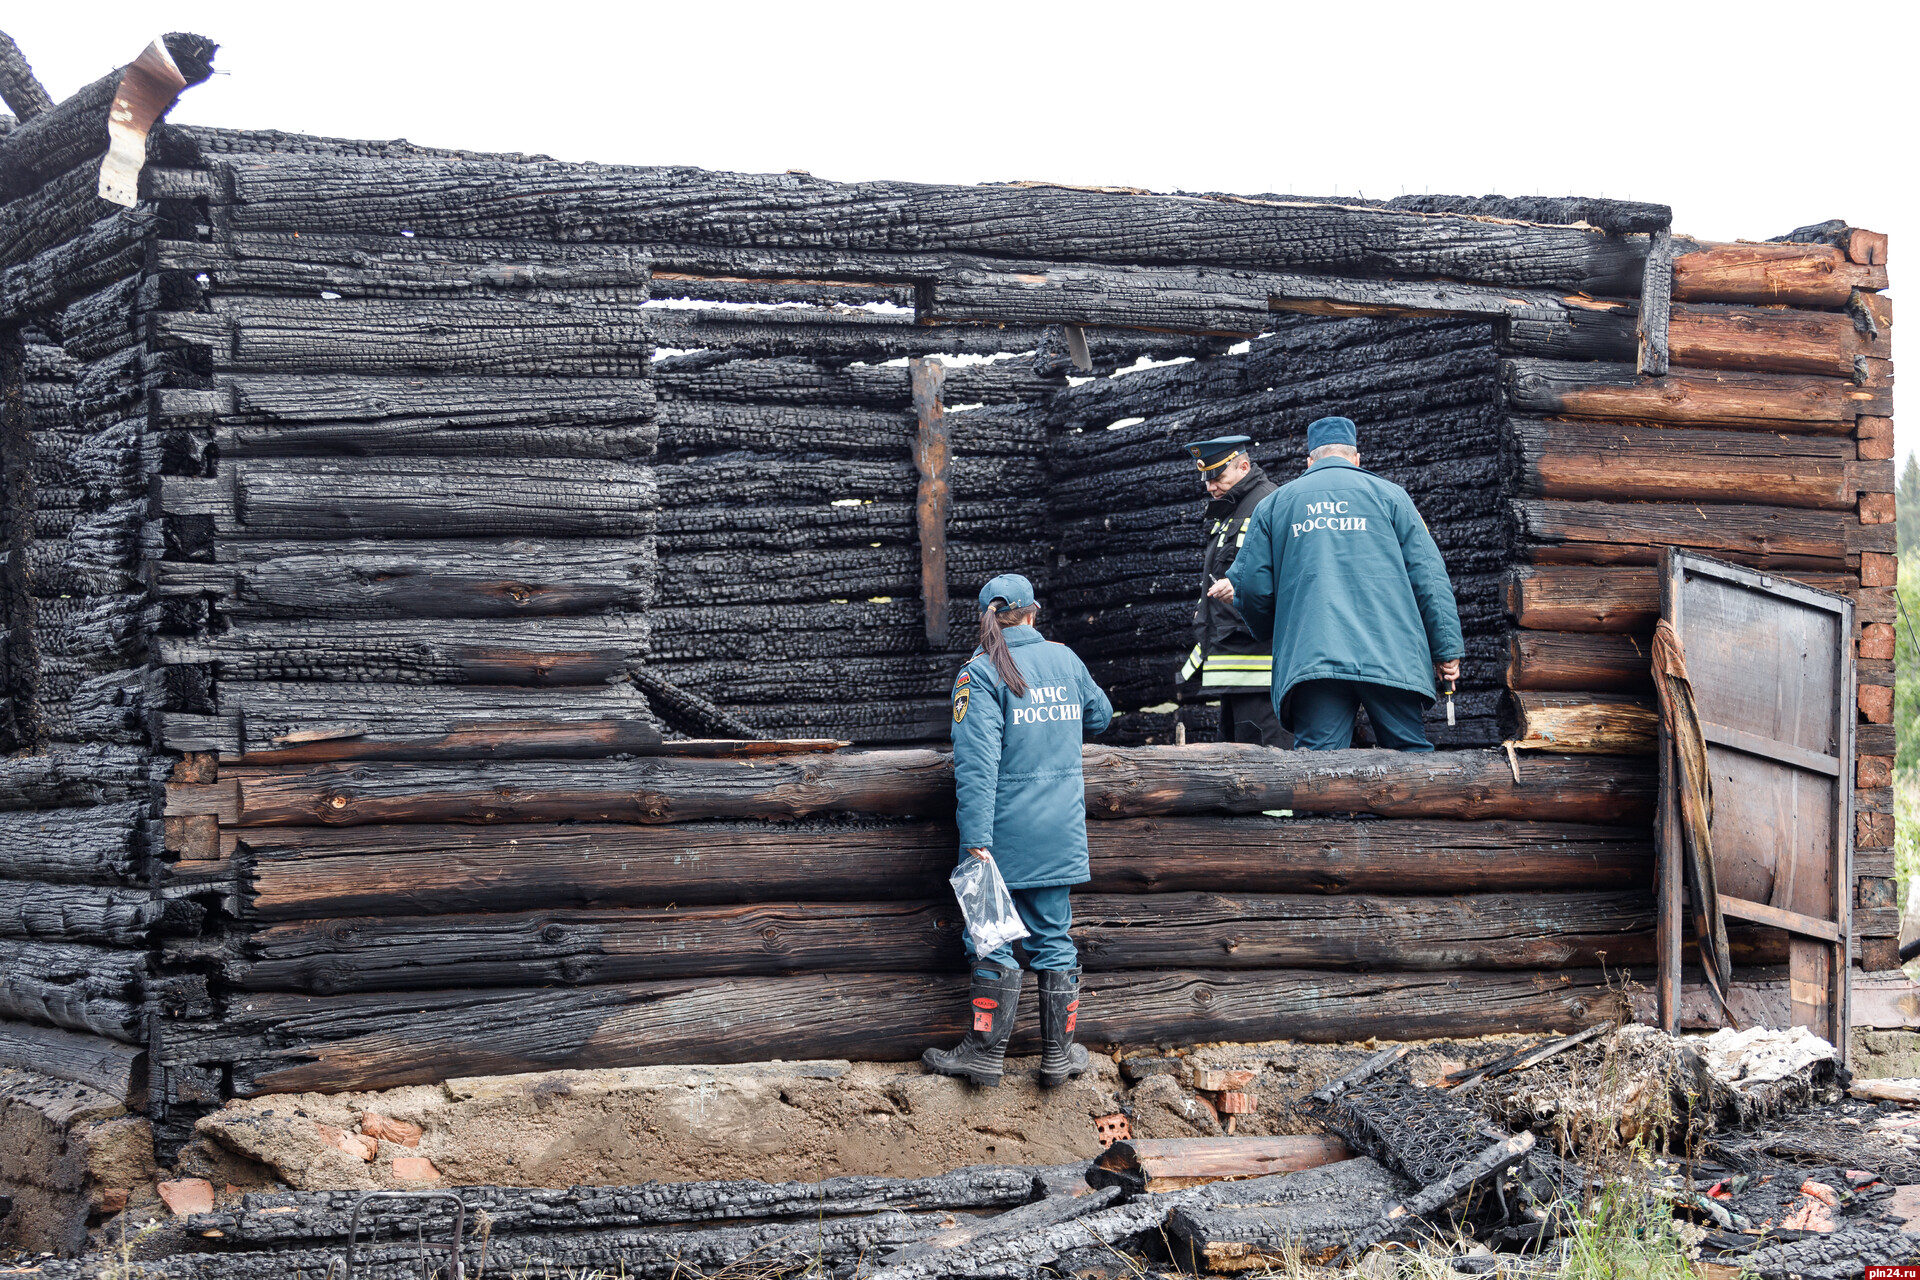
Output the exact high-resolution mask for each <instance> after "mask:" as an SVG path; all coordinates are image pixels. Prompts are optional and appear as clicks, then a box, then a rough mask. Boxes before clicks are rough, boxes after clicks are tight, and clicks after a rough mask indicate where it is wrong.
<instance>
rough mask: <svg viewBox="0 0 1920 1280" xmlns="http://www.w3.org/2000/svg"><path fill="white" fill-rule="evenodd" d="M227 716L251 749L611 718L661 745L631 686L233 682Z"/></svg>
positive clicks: (223, 691) (600, 723)
mask: <svg viewBox="0 0 1920 1280" xmlns="http://www.w3.org/2000/svg"><path fill="white" fill-rule="evenodd" d="M219 711H220V717H221V718H222V719H224V720H227V721H230V722H233V723H234V724H235V732H236V734H237V743H238V745H239V747H241V748H244V749H245V750H249V751H268V750H274V749H277V748H281V747H287V746H295V745H300V744H303V743H308V742H318V741H324V740H328V739H335V738H351V739H355V740H358V741H362V742H379V741H386V742H392V743H416V742H421V741H423V740H425V741H429V742H431V741H434V740H438V739H442V738H446V737H451V736H453V735H457V734H463V733H465V734H471V733H475V732H479V731H484V730H486V729H488V728H489V727H492V728H494V729H495V730H497V731H506V730H508V729H510V728H511V727H517V726H520V725H525V724H528V723H530V722H534V721H545V722H547V723H550V724H553V723H566V722H569V721H571V722H575V723H579V724H582V725H591V726H593V727H594V729H595V730H599V729H602V728H603V727H604V725H605V723H606V722H608V721H619V720H626V721H632V722H637V724H639V725H643V726H650V727H652V730H653V736H654V740H656V741H657V740H658V734H659V729H658V727H657V725H654V724H653V717H652V714H651V713H650V711H649V710H648V708H647V701H646V698H645V696H643V695H642V694H641V693H640V692H639V691H638V690H637V689H635V688H634V687H633V685H632V684H631V683H628V682H625V681H619V682H614V683H609V684H603V685H598V686H594V685H564V686H551V687H545V688H542V687H528V686H525V685H506V684H493V685H418V684H381V683H349V682H339V683H319V682H311V681H293V680H262V681H241V680H226V681H222V682H221V686H220V691H219ZM175 749H176V750H207V749H209V748H205V747H185V746H176V747H175ZM217 749H218V750H221V751H222V752H223V753H232V752H233V751H234V750H235V748H232V747H226V746H222V747H220V748H217ZM386 767H392V768H400V767H403V766H398V765H395V766H386ZM422 767H423V768H425V767H432V766H422ZM576 767H577V768H581V769H588V768H590V767H591V766H586V765H578V766H576Z"/></svg>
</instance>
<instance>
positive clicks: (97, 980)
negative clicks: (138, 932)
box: [0, 939, 147, 1044]
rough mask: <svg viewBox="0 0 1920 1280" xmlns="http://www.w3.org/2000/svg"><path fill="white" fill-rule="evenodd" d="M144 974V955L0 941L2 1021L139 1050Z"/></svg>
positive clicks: (140, 952)
mask: <svg viewBox="0 0 1920 1280" xmlns="http://www.w3.org/2000/svg"><path fill="white" fill-rule="evenodd" d="M146 972H147V954H146V952H144V951H121V950H111V949H108V948H105V947H90V946H83V945H79V944H76V943H52V942H18V941H12V940H7V939H0V1017H4V1018H16V1019H19V1020H21V1021H27V1022H44V1023H51V1024H52V1025H53V1026H56V1027H64V1028H65V1029H67V1030H69V1031H87V1032H91V1033H92V1034H94V1035H99V1036H106V1037H107V1038H109V1039H112V1040H119V1041H122V1042H123V1043H127V1044H139V1043H141V1041H142V1040H143V1039H144V1038H145V1037H144V1035H143V1034H142V1032H143V1030H144V1026H143V1019H142V1017H141V1013H140V999H141V996H142V994H143V989H144V984H145V980H146Z"/></svg>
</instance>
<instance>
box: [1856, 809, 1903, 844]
mask: <svg viewBox="0 0 1920 1280" xmlns="http://www.w3.org/2000/svg"><path fill="white" fill-rule="evenodd" d="M1853 835H1854V840H1853V843H1854V844H1855V845H1857V846H1859V847H1860V848H1862V849H1873V848H1879V847H1880V846H1882V845H1890V844H1892V843H1893V815H1892V814H1890V813H1856V814H1854V815H1853Z"/></svg>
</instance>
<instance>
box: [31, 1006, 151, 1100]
mask: <svg viewBox="0 0 1920 1280" xmlns="http://www.w3.org/2000/svg"><path fill="white" fill-rule="evenodd" d="M0 1067H11V1068H13V1069H14V1070H16V1071H31V1072H34V1073H36V1074H38V1075H43V1076H52V1077H54V1078H55V1079H56V1080H72V1081H75V1082H77V1083H79V1084H84V1085H86V1086H87V1087H88V1088H90V1089H98V1090H99V1091H100V1092H102V1093H104V1094H106V1095H107V1096H108V1097H110V1098H116V1099H118V1100H119V1101H120V1102H122V1103H123V1104H125V1105H126V1106H127V1108H128V1109H129V1110H132V1109H135V1108H142V1109H144V1108H145V1106H146V1104H147V1051H146V1049H145V1047H144V1046H141V1047H136V1046H134V1045H131V1044H122V1043H121V1042H120V1041H118V1040H108V1039H106V1038H104V1037H102V1036H96V1035H85V1034H81V1033H77V1032H73V1031H61V1030H59V1029H57V1028H54V1027H42V1026H36V1025H35V1024H33V1023H29V1022H9V1021H5V1020H0Z"/></svg>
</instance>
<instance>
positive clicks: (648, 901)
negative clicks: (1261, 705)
mask: <svg viewBox="0 0 1920 1280" xmlns="http://www.w3.org/2000/svg"><path fill="white" fill-rule="evenodd" d="M956 839H957V836H956V835H955V832H954V829H953V827H952V826H951V824H948V823H943V822H913V823H887V824H881V823H848V822H846V821H844V820H836V819H813V820H804V819H803V820H800V821H797V822H793V823H773V824H769V823H757V822H756V823H732V822H715V823H698V824H691V825H685V826H676V827H647V826H606V825H600V824H593V823H576V824H569V825H546V824H526V825H521V826H516V827H514V828H513V829H512V831H511V832H510V833H506V834H503V833H500V832H495V831H490V830H488V829H486V828H481V827H474V826H435V825H429V824H419V825H406V826H380V827H348V828H338V829H329V828H325V827H273V828H253V829H250V830H248V831H247V832H245V833H244V834H242V835H240V836H239V837H238V850H239V857H240V859H241V865H240V869H239V870H238V874H239V875H240V876H241V877H242V881H241V883H240V884H239V885H233V886H230V887H231V888H233V889H244V893H243V895H242V896H241V897H240V899H239V901H240V903H241V905H240V906H238V907H237V908H236V909H237V910H239V911H240V912H241V913H242V914H243V915H244V917H245V918H247V919H253V920H292V919H317V918H321V917H332V916H364V915H415V914H428V913H460V912H479V911H511V910H528V909H539V908H606V907H615V906H659V907H664V906H668V905H670V904H679V905H681V906H691V905H699V904H712V903H736V902H742V901H748V900H759V901H765V900H793V901H860V900H868V901H873V900H884V901H898V900H910V899H916V898H933V897H936V896H937V895H938V894H939V893H940V892H941V889H940V886H941V884H942V883H944V881H945V879H946V876H947V873H948V871H950V870H951V869H952V866H953V858H954V849H955V847H956V845H955V841H956ZM230 843H231V840H230ZM1088 844H1089V847H1090V849H1091V866H1092V875H1093V879H1092V881H1091V883H1089V884H1088V885H1087V886H1086V889H1085V891H1086V892H1088V893H1101V894H1122V893H1175V892H1182V891H1185V892H1208V891H1211V892H1222V893H1236V892H1237V893H1431V894H1442V893H1488V892H1497V891H1527V890H1536V891H1550V892H1562V893H1571V892H1581V891H1589V892H1590V891H1601V890H1614V889H1625V888H1630V887H1633V886H1637V885H1639V884H1642V883H1644V881H1645V879H1646V875H1647V868H1648V865H1649V859H1650V857H1651V854H1650V852H1649V846H1648V844H1647V837H1646V835H1645V834H1644V833H1641V832H1635V831H1632V830H1628V829H1622V828H1618V827H1599V826H1582V825H1577V824H1570V823H1541V822H1510V821H1503V820H1489V821H1477V822H1425V821H1419V820H1415V819H1388V820H1383V821H1361V822H1351V821H1332V820H1317V819H1304V818H1296V819H1273V818H1266V817H1245V818H1212V817H1186V818H1131V819H1118V820H1114V821H1109V822H1096V823H1093V824H1091V829H1090V830H1089V832H1088ZM555 866H565V867H567V869H568V870H567V874H566V875H565V876H555V875H554V874H552V869H553V868H554V867H555ZM191 870H192V869H191V868H184V867H177V866H174V867H169V868H168V870H167V872H166V873H165V874H166V877H167V881H168V882H169V883H170V882H171V880H172V879H173V878H174V877H175V876H176V875H180V874H184V873H186V872H188V871H191Z"/></svg>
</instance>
